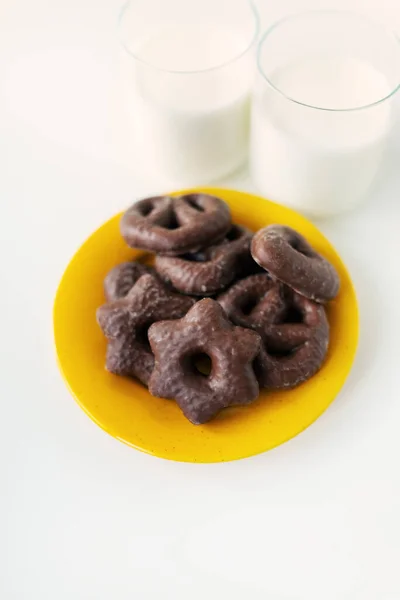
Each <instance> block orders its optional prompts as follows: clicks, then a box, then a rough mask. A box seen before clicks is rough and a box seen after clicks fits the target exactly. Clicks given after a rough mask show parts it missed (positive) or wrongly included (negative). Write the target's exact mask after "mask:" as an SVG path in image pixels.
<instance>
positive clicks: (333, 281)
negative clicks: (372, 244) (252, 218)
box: [251, 225, 340, 302]
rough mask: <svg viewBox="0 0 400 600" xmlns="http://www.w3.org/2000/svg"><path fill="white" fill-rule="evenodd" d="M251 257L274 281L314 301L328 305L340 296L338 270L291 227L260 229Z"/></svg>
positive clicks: (252, 247) (253, 242) (252, 244)
mask: <svg viewBox="0 0 400 600" xmlns="http://www.w3.org/2000/svg"><path fill="white" fill-rule="evenodd" d="M251 254H252V256H253V258H254V260H255V261H256V262H257V263H258V264H259V265H260V266H262V267H263V268H264V269H265V270H266V271H268V273H269V274H270V275H271V276H272V277H274V278H275V279H278V280H279V281H282V282H283V283H285V284H286V285H288V286H289V287H291V288H292V289H294V290H295V291H296V292H298V293H299V294H302V295H303V296H306V297H307V298H310V299H311V300H315V301H316V302H327V301H328V300H332V299H333V298H335V297H336V296H337V294H338V292H339V287H340V280H339V275H338V273H337V272H336V269H335V267H334V266H333V265H332V264H331V263H330V262H328V261H327V260H326V259H325V258H324V257H323V256H321V254H319V253H318V252H316V251H315V250H314V249H313V248H312V246H311V245H310V244H309V243H308V242H307V240H306V239H305V238H304V237H303V236H302V235H301V234H300V233H298V232H297V231H295V230H294V229H291V228H290V227H285V226H283V225H269V226H268V227H265V228H264V229H260V231H258V232H257V233H256V234H255V235H254V237H253V240H252V243H251Z"/></svg>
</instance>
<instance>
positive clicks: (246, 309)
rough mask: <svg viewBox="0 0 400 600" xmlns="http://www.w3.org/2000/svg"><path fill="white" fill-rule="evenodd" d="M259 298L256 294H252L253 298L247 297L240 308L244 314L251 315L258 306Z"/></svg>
mask: <svg viewBox="0 0 400 600" xmlns="http://www.w3.org/2000/svg"><path fill="white" fill-rule="evenodd" d="M257 304H258V298H257V297H256V296H252V297H251V298H247V299H246V301H245V302H244V304H242V306H241V307H240V310H241V311H242V313H243V314H244V315H246V316H247V315H249V314H250V313H251V312H252V311H253V310H254V309H255V307H256V306H257Z"/></svg>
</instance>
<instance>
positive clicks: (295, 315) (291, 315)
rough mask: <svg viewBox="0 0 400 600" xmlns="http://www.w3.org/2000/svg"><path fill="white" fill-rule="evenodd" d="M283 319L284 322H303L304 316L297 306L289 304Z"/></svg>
mask: <svg viewBox="0 0 400 600" xmlns="http://www.w3.org/2000/svg"><path fill="white" fill-rule="evenodd" d="M284 321H285V323H303V322H304V317H303V314H302V312H301V311H300V310H299V309H298V308H296V307H295V306H291V307H290V308H289V310H288V311H287V313H286V315H285V319H284Z"/></svg>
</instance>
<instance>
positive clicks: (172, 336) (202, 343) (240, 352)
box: [149, 298, 261, 425]
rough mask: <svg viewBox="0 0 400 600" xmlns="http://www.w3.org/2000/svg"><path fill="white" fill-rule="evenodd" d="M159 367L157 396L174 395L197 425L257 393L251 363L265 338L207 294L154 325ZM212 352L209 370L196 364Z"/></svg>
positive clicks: (154, 380)
mask: <svg viewBox="0 0 400 600" xmlns="http://www.w3.org/2000/svg"><path fill="white" fill-rule="evenodd" d="M149 340H150V345H151V348H152V350H153V352H154V356H155V366H154V370H153V373H152V375H151V378H150V382H149V389H150V392H151V393H152V394H153V395H155V396H161V397H165V398H175V400H176V401H177V403H178V404H179V406H180V408H181V410H182V412H183V413H184V415H185V416H186V417H187V418H188V419H189V421H191V422H192V423H194V424H195V425H198V424H201V423H205V422H207V421H209V420H210V419H211V418H212V417H214V416H215V415H216V414H217V413H218V412H219V411H220V410H222V409H223V408H225V407H227V406H232V405H244V404H249V403H250V402H252V401H253V400H254V399H255V398H256V397H257V396H258V383H257V379H256V377H255V374H254V371H253V366H252V363H253V361H254V359H255V357H256V356H257V355H258V353H259V352H260V347H261V339H260V337H259V335H258V334H257V333H256V332H254V331H251V330H250V329H243V328H242V327H235V326H234V325H232V323H231V322H230V321H229V320H228V318H227V317H226V315H225V313H224V311H223V310H222V308H221V306H220V305H219V304H218V303H217V302H215V301H214V300H211V299H210V298H206V299H204V300H201V301H200V302H197V303H196V304H195V305H194V306H193V307H192V308H191V309H190V310H189V312H188V313H187V315H186V316H185V317H183V318H182V319H179V320H178V321H162V322H160V323H155V324H154V325H152V326H151V327H150V329H149ZM204 355H206V356H208V357H209V359H210V360H211V371H210V373H209V375H204V374H202V373H201V372H200V371H199V370H198V369H196V366H195V365H196V359H197V358H198V357H200V356H204Z"/></svg>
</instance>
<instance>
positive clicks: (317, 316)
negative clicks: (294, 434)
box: [218, 274, 329, 389]
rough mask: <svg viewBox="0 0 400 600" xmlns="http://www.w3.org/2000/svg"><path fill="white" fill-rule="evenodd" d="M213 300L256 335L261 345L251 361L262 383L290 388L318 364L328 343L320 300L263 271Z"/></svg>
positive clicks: (320, 363)
mask: <svg viewBox="0 0 400 600" xmlns="http://www.w3.org/2000/svg"><path fill="white" fill-rule="evenodd" d="M218 302H219V303H220V304H221V306H222V307H223V309H224V310H225V312H226V314H227V315H228V317H229V318H230V319H231V320H232V321H233V322H234V323H236V324H238V325H241V326H242V327H250V328H251V329H254V330H255V331H257V333H258V334H259V335H260V337H261V339H262V347H261V351H260V353H259V355H258V357H257V359H256V361H255V363H254V365H255V370H256V374H257V377H258V381H259V383H260V386H261V387H266V388H275V389H279V388H287V387H294V386H296V385H299V384H300V383H302V382H303V381H306V380H307V379H309V378H310V377H312V376H313V375H314V374H315V373H316V372H317V371H318V370H319V369H320V367H321V365H322V363H323V361H324V359H325V356H326V353H327V349H328V343H329V324H328V320H327V317H326V314H325V309H324V307H323V306H322V305H320V304H317V303H316V302H313V301H312V300H309V299H308V298H305V297H304V296H301V295H300V294H298V293H296V292H294V291H293V290H290V289H289V288H287V287H285V286H284V285H282V284H281V283H279V282H276V281H273V280H272V279H271V278H270V277H269V276H268V275H267V274H263V275H253V276H251V277H247V278H246V279H243V280H242V281H239V282H238V283H236V284H235V285H234V286H232V287H231V288H230V289H229V290H228V291H227V292H225V293H224V294H222V295H220V296H219V297H218Z"/></svg>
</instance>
